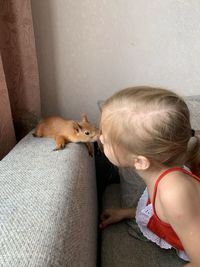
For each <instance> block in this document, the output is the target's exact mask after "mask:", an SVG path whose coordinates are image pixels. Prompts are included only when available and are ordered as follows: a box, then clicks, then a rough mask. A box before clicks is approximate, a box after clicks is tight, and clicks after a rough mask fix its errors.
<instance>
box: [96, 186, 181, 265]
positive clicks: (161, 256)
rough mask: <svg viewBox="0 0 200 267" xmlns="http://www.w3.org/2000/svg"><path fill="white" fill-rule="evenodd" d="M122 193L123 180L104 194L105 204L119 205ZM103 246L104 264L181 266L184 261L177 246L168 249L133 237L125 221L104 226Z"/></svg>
mask: <svg viewBox="0 0 200 267" xmlns="http://www.w3.org/2000/svg"><path fill="white" fill-rule="evenodd" d="M119 196H120V186H119V184H112V185H110V186H108V187H107V189H106V192H105V194H104V203H103V204H104V208H108V207H119V206H120V202H119V199H120V197H119ZM101 248H102V258H101V260H102V266H103V267H133V266H135V267H161V266H162V267H172V266H173V267H178V266H182V265H183V264H184V261H182V260H180V259H179V258H178V256H177V255H176V252H175V250H164V249H161V248H159V247H158V246H157V245H155V244H153V243H152V242H144V241H141V240H138V239H136V238H134V237H132V236H131V235H130V234H129V233H128V226H127V225H126V223H125V222H120V223H117V224H114V225H110V226H108V227H107V228H106V229H105V230H103V236H102V246H101Z"/></svg>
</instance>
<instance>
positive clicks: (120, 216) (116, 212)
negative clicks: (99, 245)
mask: <svg viewBox="0 0 200 267" xmlns="http://www.w3.org/2000/svg"><path fill="white" fill-rule="evenodd" d="M134 217H135V208H121V209H106V210H105V211H104V212H103V213H102V214H101V223H100V228H101V229H104V228H105V227H107V226H108V225H109V224H113V223H117V222H120V221H122V220H124V219H132V218H134Z"/></svg>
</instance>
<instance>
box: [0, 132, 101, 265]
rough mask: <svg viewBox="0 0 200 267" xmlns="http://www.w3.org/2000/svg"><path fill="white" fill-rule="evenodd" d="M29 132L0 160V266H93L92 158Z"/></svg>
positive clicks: (71, 146)
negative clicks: (56, 146) (60, 146)
mask: <svg viewBox="0 0 200 267" xmlns="http://www.w3.org/2000/svg"><path fill="white" fill-rule="evenodd" d="M53 148H54V141H53V139H48V138H42V139H40V138H34V137H33V136H32V133H29V134H28V135H27V136H26V137H25V138H23V139H22V140H21V141H20V142H19V143H18V144H17V145H16V146H15V147H14V149H13V150H11V152H10V153H9V154H8V155H7V156H6V157H5V158H4V159H3V160H2V161H1V162H0V170H1V171H0V183H1V186H0V231H1V232H0V236H1V238H0V265H1V266H2V267H4V266H13V267H16V266H18V267H20V266H37V267H39V266H42V267H45V266H54V267H56V266H96V246H97V244H96V232H97V199H96V198H97V197H96V179H95V165H94V159H93V158H91V157H90V156H89V155H88V152H87V150H86V148H85V146H84V145H83V144H68V145H67V147H66V148H65V149H64V150H62V151H52V150H53Z"/></svg>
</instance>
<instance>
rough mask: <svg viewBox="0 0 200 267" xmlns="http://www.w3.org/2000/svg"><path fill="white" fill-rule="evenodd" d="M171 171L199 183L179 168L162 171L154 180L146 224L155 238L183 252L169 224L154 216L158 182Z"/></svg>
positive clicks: (194, 176) (196, 177)
mask: <svg viewBox="0 0 200 267" xmlns="http://www.w3.org/2000/svg"><path fill="white" fill-rule="evenodd" d="M173 171H180V172H183V173H185V174H187V175H190V176H191V177H192V178H194V179H196V180H198V181H200V177H198V176H196V175H194V174H192V173H191V172H189V171H187V170H185V169H182V168H180V167H174V168H170V169H168V170H166V171H164V172H163V173H162V174H161V175H160V176H159V177H158V179H157V180H156V183H155V186H154V192H153V199H152V207H153V212H154V213H153V216H151V218H150V220H149V222H148V224H147V228H148V229H149V230H151V231H152V232H153V233H155V234H156V235H157V236H159V237H160V238H162V239H164V240H165V241H167V242H168V243H169V244H170V245H172V246H173V247H175V248H177V249H179V250H184V248H183V245H182V243H181V241H180V239H179V238H178V236H177V234H176V233H175V232H174V230H173V228H172V227H171V225H170V224H168V223H165V222H163V221H161V220H160V219H159V217H158V216H157V214H156V210H155V198H156V192H157V187H158V184H159V182H160V181H161V180H162V179H163V178H164V177H165V175H167V174H168V173H170V172H173Z"/></svg>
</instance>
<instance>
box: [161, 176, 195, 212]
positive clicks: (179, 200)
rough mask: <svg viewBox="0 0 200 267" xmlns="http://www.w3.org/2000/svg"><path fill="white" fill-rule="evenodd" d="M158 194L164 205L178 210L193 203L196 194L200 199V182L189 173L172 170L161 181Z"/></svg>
mask: <svg viewBox="0 0 200 267" xmlns="http://www.w3.org/2000/svg"><path fill="white" fill-rule="evenodd" d="M157 195H158V198H159V201H160V203H161V204H162V206H164V207H165V208H167V209H175V210H177V211H178V210H179V209H180V210H181V209H183V208H185V207H186V205H187V206H188V205H189V206H190V205H193V203H194V201H195V200H194V196H195V195H197V196H199V201H200V182H199V181H197V180H196V179H194V178H193V177H192V176H190V175H189V174H186V173H182V172H172V173H169V174H168V175H167V176H166V177H165V178H164V179H162V180H161V181H160V184H159V187H158V191H157Z"/></svg>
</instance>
